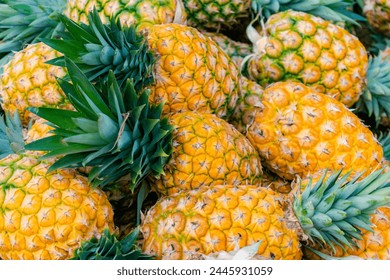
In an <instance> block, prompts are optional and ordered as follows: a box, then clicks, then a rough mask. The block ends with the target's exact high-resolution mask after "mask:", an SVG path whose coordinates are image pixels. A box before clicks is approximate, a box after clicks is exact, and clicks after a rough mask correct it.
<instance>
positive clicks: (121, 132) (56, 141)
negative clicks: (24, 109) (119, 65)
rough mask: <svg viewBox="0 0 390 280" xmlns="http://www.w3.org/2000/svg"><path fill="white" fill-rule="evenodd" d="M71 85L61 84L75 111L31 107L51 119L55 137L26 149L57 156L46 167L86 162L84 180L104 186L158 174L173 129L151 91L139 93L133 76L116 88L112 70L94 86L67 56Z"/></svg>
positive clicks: (134, 182) (168, 151)
mask: <svg viewBox="0 0 390 280" xmlns="http://www.w3.org/2000/svg"><path fill="white" fill-rule="evenodd" d="M65 64H66V67H67V70H68V73H69V77H70V80H71V83H70V82H68V81H65V80H59V85H60V86H61V88H62V90H63V91H64V93H65V94H66V96H67V97H68V99H69V101H70V102H71V103H72V105H73V106H74V108H75V111H67V110H60V109H54V108H30V111H31V112H33V113H35V114H37V115H38V116H40V117H42V118H44V119H46V120H48V121H49V124H50V125H51V126H53V127H54V130H53V133H54V135H53V136H50V137H47V138H44V139H40V140H38V141H35V142H32V143H30V144H28V145H26V149H31V150H41V151H47V153H46V154H45V156H44V157H51V156H58V155H62V157H61V158H60V159H59V160H57V161H56V162H55V163H54V164H53V165H52V166H51V167H50V169H49V171H50V170H54V169H57V168H63V167H77V166H90V167H92V170H91V171H90V173H89V175H88V178H89V181H90V182H92V183H93V185H94V186H99V187H101V188H104V187H105V186H108V185H109V184H111V183H113V182H115V181H117V180H119V179H120V178H122V177H123V176H126V175H130V180H131V182H130V188H131V189H132V190H134V188H135V187H136V186H137V185H138V184H139V183H140V182H141V181H142V180H143V179H144V178H145V177H146V176H148V175H150V174H153V175H154V176H159V175H160V174H162V173H163V167H164V165H165V164H166V162H167V161H168V160H169V159H170V156H171V153H172V133H171V132H172V130H173V127H172V126H171V125H170V124H169V123H168V119H167V118H161V114H162V108H163V104H159V105H150V104H149V100H148V99H149V91H143V92H141V93H138V92H137V91H136V90H135V88H134V84H133V82H132V80H127V81H126V82H125V83H124V85H123V86H122V87H120V86H119V84H118V82H117V80H116V78H115V75H114V73H113V71H110V72H109V74H108V78H107V82H106V83H103V84H102V86H101V87H99V88H97V87H96V86H94V85H93V84H92V83H91V82H89V81H88V78H87V77H86V76H85V75H84V73H83V72H82V71H81V70H80V69H79V68H78V67H77V66H76V64H75V63H74V62H72V61H71V60H69V59H68V58H66V59H65Z"/></svg>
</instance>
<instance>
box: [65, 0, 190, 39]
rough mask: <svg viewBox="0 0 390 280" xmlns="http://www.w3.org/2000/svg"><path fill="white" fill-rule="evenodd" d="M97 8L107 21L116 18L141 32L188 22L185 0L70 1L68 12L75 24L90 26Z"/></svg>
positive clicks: (67, 7)
mask: <svg viewBox="0 0 390 280" xmlns="http://www.w3.org/2000/svg"><path fill="white" fill-rule="evenodd" d="M94 7H95V8H96V10H97V11H98V12H99V15H100V18H101V19H102V21H103V22H107V21H108V20H109V18H111V17H113V18H114V19H115V20H117V19H119V20H120V22H121V23H122V24H123V25H127V26H129V25H133V24H135V25H137V28H138V30H140V31H141V30H145V29H147V28H149V27H151V26H153V25H155V24H163V23H173V22H175V23H182V24H184V23H185V22H186V19H187V15H186V12H185V10H184V6H183V3H182V1H181V0H123V1H103V0H87V1H85V0H70V1H68V3H67V5H66V9H65V12H64V13H65V15H66V16H68V17H69V18H71V19H72V20H74V21H75V22H82V23H88V19H87V15H88V13H89V12H90V11H91V10H92V9H93V8H94Z"/></svg>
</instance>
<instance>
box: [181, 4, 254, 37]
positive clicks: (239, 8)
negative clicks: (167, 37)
mask: <svg viewBox="0 0 390 280" xmlns="http://www.w3.org/2000/svg"><path fill="white" fill-rule="evenodd" d="M183 3H184V7H185V9H186V12H187V14H188V24H189V25H191V26H195V27H202V28H210V29H214V30H216V29H219V28H220V27H231V26H233V25H234V24H235V23H237V19H239V18H246V17H248V14H249V7H250V5H251V1H250V0H232V1H226V0H215V1H211V0H183Z"/></svg>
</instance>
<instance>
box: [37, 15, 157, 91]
mask: <svg viewBox="0 0 390 280" xmlns="http://www.w3.org/2000/svg"><path fill="white" fill-rule="evenodd" d="M58 20H59V21H61V22H62V23H63V25H64V26H65V30H66V31H67V32H66V33H64V34H63V36H62V39H42V41H43V42H44V43H45V44H47V45H49V46H50V47H52V48H53V49H55V50H57V51H59V52H61V53H62V54H63V55H64V56H62V57H59V58H55V59H53V60H51V61H49V62H48V63H51V64H54V65H57V66H65V57H67V58H69V59H71V60H72V61H73V62H75V63H76V64H77V66H78V67H79V68H80V69H81V70H82V72H83V73H84V74H85V75H86V76H87V77H88V78H89V80H90V81H93V82H97V81H100V80H103V81H106V80H107V74H108V72H109V71H113V73H114V75H115V77H116V79H117V81H118V83H119V85H122V84H123V83H125V82H126V80H127V79H132V80H133V83H134V87H135V89H136V90H140V89H141V88H145V87H146V86H148V85H149V84H151V83H152V82H153V77H152V71H153V65H154V62H155V58H154V54H153V53H152V52H151V51H150V50H149V48H148V46H147V43H146V41H145V38H144V36H142V35H141V34H139V33H137V32H136V29H135V26H133V25H132V26H130V27H122V25H121V23H120V21H119V20H118V21H115V19H114V18H111V19H110V21H109V22H108V23H107V24H103V23H102V21H101V19H100V17H99V14H98V12H97V10H96V9H94V10H93V11H91V12H90V13H89V14H88V25H86V24H83V23H80V24H78V23H76V22H74V21H72V20H71V19H69V18H67V17H66V16H64V15H58Z"/></svg>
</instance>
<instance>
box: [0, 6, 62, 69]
mask: <svg viewBox="0 0 390 280" xmlns="http://www.w3.org/2000/svg"><path fill="white" fill-rule="evenodd" d="M66 2H67V1H65V0H0V41H3V42H0V58H1V60H0V67H2V66H3V65H4V64H5V63H6V62H7V61H8V59H9V58H10V57H11V56H12V55H13V52H16V51H19V50H21V49H22V48H23V47H24V46H25V45H27V44H31V43H37V42H39V41H40V39H41V38H52V37H55V36H58V34H59V33H61V32H62V31H63V27H62V25H61V24H60V22H59V21H58V20H57V19H56V18H55V17H54V14H56V13H62V12H63V10H64V9H65V5H66Z"/></svg>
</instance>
